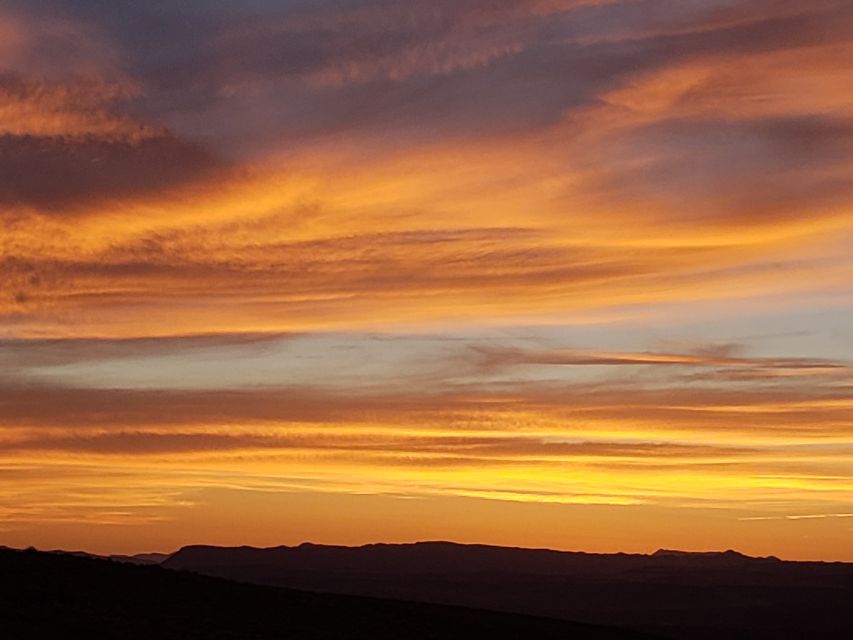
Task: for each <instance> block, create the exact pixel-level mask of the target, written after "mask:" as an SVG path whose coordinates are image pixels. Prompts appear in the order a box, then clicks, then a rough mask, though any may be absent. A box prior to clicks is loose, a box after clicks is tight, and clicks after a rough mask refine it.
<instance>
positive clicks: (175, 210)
mask: <svg viewBox="0 0 853 640" xmlns="http://www.w3.org/2000/svg"><path fill="white" fill-rule="evenodd" d="M424 539H447V540H457V541H461V542H482V543H491V544H505V545H517V546H532V547H551V548H556V549H574V550H586V551H630V552H650V551H654V550H655V549H656V548H658V547H674V548H682V549H690V550H706V549H727V548H736V549H738V550H740V551H743V552H745V553H749V554H753V555H767V554H775V555H778V556H780V557H783V558H790V559H824V560H848V561H853V3H851V2H850V1H849V0H809V1H808V2H803V1H802V0H797V1H793V0H792V1H787V0H311V1H309V0H245V1H243V2H225V1H224V0H185V1H182V2H175V1H173V0H172V1H167V0H146V1H144V2H140V1H138V0H0V544H6V545H10V546H27V545H35V546H38V547H42V548H83V549H87V550H91V551H96V552H138V551H154V550H156V551H169V550H174V549H176V548H178V547H179V546H181V545H184V544H190V543H209V544H252V545H276V544H294V543H299V542H302V541H305V540H310V541H313V542H324V543H338V544H361V543H366V542H377V541H387V542H398V541H412V540H424Z"/></svg>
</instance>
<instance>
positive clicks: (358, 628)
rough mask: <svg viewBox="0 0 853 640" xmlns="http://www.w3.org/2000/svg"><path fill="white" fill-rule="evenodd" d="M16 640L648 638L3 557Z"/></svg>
mask: <svg viewBox="0 0 853 640" xmlns="http://www.w3.org/2000/svg"><path fill="white" fill-rule="evenodd" d="M0 637H2V638H4V639H9V640H24V639H27V640H29V639H31V638H68V639H70V640H101V639H108V638H109V639H112V638H115V639H118V638H121V639H122V640H135V639H142V638H145V639H146V640H152V639H156V640H178V639H180V640H192V639H204V640H225V639H230V640H273V639H284V638H287V639H291V638H292V639H295V640H296V639H298V640H319V639H323V640H335V639H341V640H343V639H352V640H384V639H389V640H390V639H391V638H394V639H406V640H428V639H429V640H438V639H448V640H450V639H457V638H458V639H460V640H464V639H468V638H484V639H489V640H494V639H496V640H510V639H517V638H525V639H526V638H530V639H532V640H536V639H542V640H546V639H547V640H550V639H553V640H557V639H560V640H642V639H643V638H649V636H646V635H643V634H638V633H635V632H631V631H624V630H620V629H615V628H607V627H600V626H593V625H586V624H579V623H571V622H565V621H562V620H549V619H545V618H535V617H531V616H524V615H514V614H506V613H497V612H490V611H477V610H473V609H467V608H463V607H450V606H442V605H430V604H421V603H412V602H400V601H394V600H380V599H375V598H366V597H357V596H338V595H329V594H319V593H308V592H300V591H294V590H288V589H279V588H274V587H262V586H255V585H249V584H240V583H237V582H233V581H228V580H223V579H219V578H210V577H206V576H201V575H197V574H192V573H187V572H179V571H168V570H166V569H163V568H161V567H158V566H155V565H138V564H135V563H129V562H122V561H111V560H105V559H96V558H91V557H82V556H80V555H76V554H60V553H55V552H54V553H43V552H38V551H15V550H11V549H0Z"/></svg>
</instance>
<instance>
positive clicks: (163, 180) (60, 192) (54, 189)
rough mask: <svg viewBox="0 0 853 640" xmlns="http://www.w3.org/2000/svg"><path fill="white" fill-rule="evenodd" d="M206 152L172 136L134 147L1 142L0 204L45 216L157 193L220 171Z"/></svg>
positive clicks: (24, 139)
mask: <svg viewBox="0 0 853 640" xmlns="http://www.w3.org/2000/svg"><path fill="white" fill-rule="evenodd" d="M222 168H223V165H222V163H221V162H220V161H219V160H218V159H217V158H215V157H214V156H213V155H212V154H211V153H210V152H208V151H206V150H205V149H203V148H202V147H199V146H198V145H195V144H193V143H190V142H186V141H182V140H180V139H178V138H175V137H172V136H167V135H164V136H159V137H154V138H144V139H142V140H139V141H122V140H104V139H99V138H97V137H83V138H74V139H67V138H61V137H41V136H15V135H4V136H0V202H2V203H3V204H4V205H7V206H9V205H12V206H14V205H34V206H36V207H38V208H39V209H40V210H42V211H45V212H48V213H66V212H69V211H75V210H78V208H79V207H80V206H81V205H83V204H91V203H92V202H93V201H100V200H109V199H115V198H122V197H139V196H144V195H148V194H154V193H159V192H161V191H163V190H168V189H171V188H174V187H177V186H180V185H185V184H186V183H188V182H191V181H194V180H199V179H201V178H209V177H210V175H211V174H212V173H213V172H215V171H220V170H222Z"/></svg>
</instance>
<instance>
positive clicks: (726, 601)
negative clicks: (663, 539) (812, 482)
mask: <svg viewBox="0 0 853 640" xmlns="http://www.w3.org/2000/svg"><path fill="white" fill-rule="evenodd" d="M162 566H164V567H167V568H171V569H183V570H191V571H196V572H199V573H204V574H206V575H212V576H221V577H228V578H233V579H236V580H241V581H246V582H253V583H257V584H266V585H276V586H283V587H291V588H299V589H306V590H312V591H319V592H329V593H346V594H358V595H370V596H377V597H393V598H400V599H404V600H412V601H420V602H431V603H444V604H454V605H464V606H470V607H476V608H483V609H493V610H499V611H508V612H516V613H524V614H532V615H537V616H548V617H554V618H562V619H566V620H580V621H583V622H589V623H596V624H616V625H619V626H623V627H628V628H634V629H638V630H644V631H648V632H651V633H657V634H660V635H665V636H668V637H672V638H685V639H686V638H726V639H728V638H749V639H763V638H774V639H778V638H816V637H821V638H840V637H853V607H851V606H850V605H851V603H853V564H844V563H819V562H785V561H781V560H779V559H778V558H775V557H768V558H752V557H748V556H745V555H743V554H740V553H737V552H735V551H725V552H718V553H717V552H714V553H686V552H680V551H672V550H659V551H658V552H656V553H654V554H652V555H639V554H587V553H570V552H558V551H550V550H544V549H517V548H504V547H492V546H483V545H460V544H453V543H444V542H429V543H417V544H406V545H388V544H375V545H366V546H363V547H355V548H352V547H335V546H321V545H313V544H303V545H300V546H298V547H275V548H269V549H256V548H252V547H238V548H221V547H208V546H191V547H185V548H183V549H181V550H180V551H178V552H177V553H175V554H173V555H172V556H171V557H170V558H168V559H167V560H165V561H164V562H163V564H162Z"/></svg>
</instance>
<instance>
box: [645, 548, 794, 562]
mask: <svg viewBox="0 0 853 640" xmlns="http://www.w3.org/2000/svg"><path fill="white" fill-rule="evenodd" d="M652 557H653V558H720V559H725V560H776V561H780V560H779V558H777V557H776V556H765V557H755V556H748V555H746V554H743V553H741V552H740V551H735V550H734V549H726V550H725V551H681V550H678V549H658V550H657V551H655V552H654V553H653V554H652ZM780 562H781V561H780Z"/></svg>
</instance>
